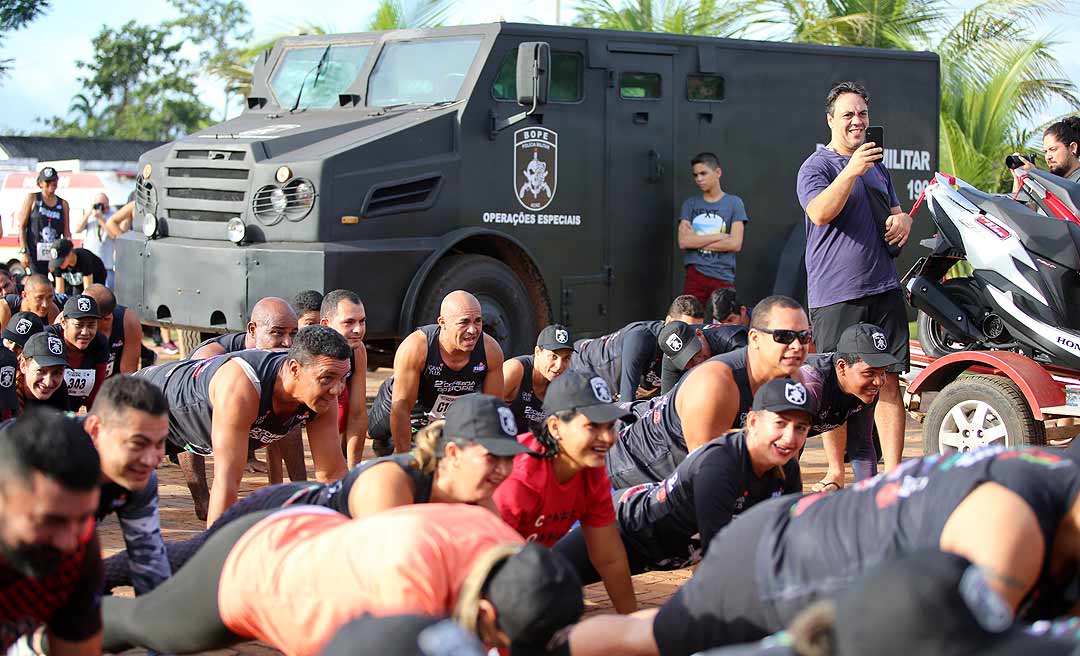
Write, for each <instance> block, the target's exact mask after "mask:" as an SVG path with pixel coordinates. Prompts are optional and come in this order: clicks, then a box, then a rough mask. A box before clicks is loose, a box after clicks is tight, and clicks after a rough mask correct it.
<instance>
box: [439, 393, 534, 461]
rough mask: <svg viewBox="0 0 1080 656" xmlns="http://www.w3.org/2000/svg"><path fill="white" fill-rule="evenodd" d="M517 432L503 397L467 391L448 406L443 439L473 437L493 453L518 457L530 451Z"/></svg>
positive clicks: (515, 423)
mask: <svg viewBox="0 0 1080 656" xmlns="http://www.w3.org/2000/svg"><path fill="white" fill-rule="evenodd" d="M517 433H518V428H517V422H515V421H514V413H513V412H512V411H511V410H510V408H508V407H507V406H506V403H504V402H503V400H502V399H500V398H497V397H494V396H491V395H490V394H466V395H465V396H462V397H459V398H457V399H455V400H454V403H453V404H451V406H450V408H449V409H447V411H446V424H445V425H444V426H443V432H442V439H443V443H445V441H446V440H452V439H466V440H472V441H473V442H476V443H477V444H480V445H481V446H483V447H484V448H486V449H487V450H488V453H490V454H491V455H493V456H516V455H517V454H519V453H528V452H529V449H527V448H526V447H525V446H524V445H522V444H521V443H520V442H518V441H517ZM441 448H442V447H441V445H440V449H441Z"/></svg>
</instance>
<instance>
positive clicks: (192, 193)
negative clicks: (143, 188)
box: [160, 148, 252, 238]
mask: <svg viewBox="0 0 1080 656" xmlns="http://www.w3.org/2000/svg"><path fill="white" fill-rule="evenodd" d="M249 154H250V153H249V152H248V151H247V150H214V149H207V148H177V149H175V150H174V151H173V152H172V153H171V154H170V156H169V159H167V160H166V161H165V162H164V167H163V169H164V172H165V175H164V176H163V180H162V181H161V186H162V187H163V190H162V192H161V201H160V202H161V207H162V215H163V216H165V217H167V218H168V219H169V235H170V236H177V237H193V238H205V236H206V234H207V233H206V228H205V227H201V228H200V227H198V226H200V225H201V226H205V224H206V223H208V222H209V223H227V222H228V221H229V219H232V218H235V217H244V216H245V213H246V212H247V207H248V186H249V182H248V180H249V178H250V177H251V170H250V166H251V163H250V160H251V159H252V158H251V157H249ZM188 221H190V222H192V223H186V222H188ZM221 235H222V238H224V236H225V233H224V231H223V232H222V233H221Z"/></svg>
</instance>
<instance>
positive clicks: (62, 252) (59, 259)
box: [49, 239, 75, 271]
mask: <svg viewBox="0 0 1080 656" xmlns="http://www.w3.org/2000/svg"><path fill="white" fill-rule="evenodd" d="M73 250H75V245H74V244H72V243H71V240H68V239H60V240H59V241H57V242H56V244H54V245H53V247H52V250H51V251H50V253H49V256H50V257H51V258H52V259H51V260H49V270H50V271H59V270H60V269H62V268H63V266H64V260H66V259H67V256H68V255H71V251H73Z"/></svg>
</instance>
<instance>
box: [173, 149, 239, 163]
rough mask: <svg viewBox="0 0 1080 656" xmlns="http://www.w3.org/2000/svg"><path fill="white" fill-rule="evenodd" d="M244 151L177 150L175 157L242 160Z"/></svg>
mask: <svg viewBox="0 0 1080 656" xmlns="http://www.w3.org/2000/svg"><path fill="white" fill-rule="evenodd" d="M246 154H247V153H245V152H244V151H242V150H178V151H176V157H175V159H208V160H214V161H219V160H223V161H229V162H242V161H244V156H245V155H246Z"/></svg>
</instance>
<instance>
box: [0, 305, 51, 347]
mask: <svg viewBox="0 0 1080 656" xmlns="http://www.w3.org/2000/svg"><path fill="white" fill-rule="evenodd" d="M42 330H45V324H44V323H42V321H41V317H39V316H38V315H36V314H34V313H33V312H16V313H15V314H13V315H12V316H11V319H9V320H8V323H7V325H6V326H4V332H3V338H4V339H8V340H11V341H13V342H15V343H16V344H18V345H19V346H25V345H26V340H28V339H30V337H31V336H32V335H36V334H38V333H40V332H41V331H42Z"/></svg>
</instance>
